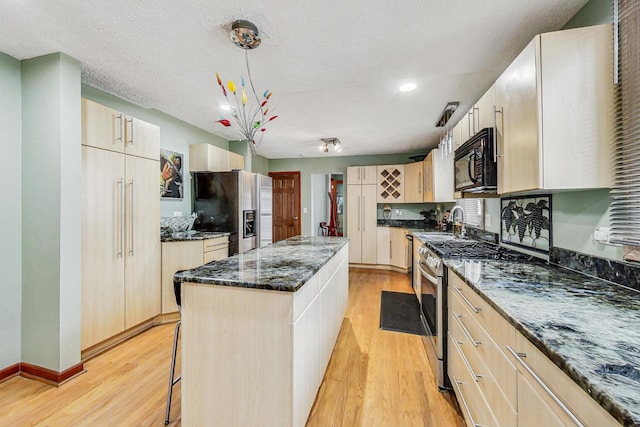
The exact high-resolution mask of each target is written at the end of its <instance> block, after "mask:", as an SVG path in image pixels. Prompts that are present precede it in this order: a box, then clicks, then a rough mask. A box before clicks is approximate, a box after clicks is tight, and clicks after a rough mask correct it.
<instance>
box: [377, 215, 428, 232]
mask: <svg viewBox="0 0 640 427" xmlns="http://www.w3.org/2000/svg"><path fill="white" fill-rule="evenodd" d="M378 227H400V228H407V229H415V230H423V231H438V227H437V225H436V224H434V223H428V222H427V221H425V220H424V219H380V218H378Z"/></svg>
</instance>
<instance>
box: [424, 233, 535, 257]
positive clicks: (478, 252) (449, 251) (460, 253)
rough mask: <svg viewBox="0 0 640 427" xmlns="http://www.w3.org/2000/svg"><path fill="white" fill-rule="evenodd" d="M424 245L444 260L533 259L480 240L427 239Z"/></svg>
mask: <svg viewBox="0 0 640 427" xmlns="http://www.w3.org/2000/svg"><path fill="white" fill-rule="evenodd" d="M426 245H427V247H429V248H430V249H431V250H433V251H434V252H435V253H436V254H438V255H439V256H441V257H445V258H484V259H487V258H489V259H498V260H505V261H506V260H513V261H531V260H533V259H535V257H533V256H531V255H527V254H524V253H522V252H517V251H514V250H512V249H509V248H505V247H503V246H498V245H496V244H493V243H490V242H485V241H480V240H472V239H464V238H462V239H461V238H448V239H447V238H436V239H428V240H427V243H426Z"/></svg>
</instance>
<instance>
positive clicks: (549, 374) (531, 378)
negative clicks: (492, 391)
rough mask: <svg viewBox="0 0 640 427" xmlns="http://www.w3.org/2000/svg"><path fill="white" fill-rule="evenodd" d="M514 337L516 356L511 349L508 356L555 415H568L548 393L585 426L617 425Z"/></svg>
mask: <svg viewBox="0 0 640 427" xmlns="http://www.w3.org/2000/svg"><path fill="white" fill-rule="evenodd" d="M515 338H516V339H515V345H516V347H515V348H514V349H513V351H514V353H516V354H517V355H518V358H517V357H516V355H514V354H513V353H511V352H510V354H509V356H510V357H511V358H512V360H513V361H514V364H515V365H516V367H517V369H518V371H519V372H520V374H521V375H522V376H523V378H524V379H526V380H527V382H529V383H530V384H532V385H533V386H534V387H535V389H536V390H537V391H538V393H540V395H541V396H543V399H544V400H545V401H546V402H547V404H548V405H549V406H550V407H551V408H553V409H554V412H555V413H556V414H557V415H558V416H559V417H561V418H567V419H568V418H569V417H570V415H567V414H566V411H564V410H563V409H562V407H561V406H562V405H561V404H559V403H558V402H557V401H556V400H555V399H554V398H553V397H552V395H554V396H555V397H556V398H557V399H559V400H560V401H561V402H562V404H563V405H564V406H566V408H567V410H568V411H569V412H570V413H572V414H573V415H574V416H575V417H577V418H578V419H579V420H580V421H581V422H582V423H583V424H584V425H585V426H598V427H599V426H617V425H619V423H618V422H617V421H616V420H615V419H614V418H613V417H612V416H611V415H610V414H609V413H608V412H606V411H605V410H604V409H603V408H602V406H600V404H599V403H598V402H596V401H595V400H594V399H593V398H592V397H591V396H589V395H588V394H587V393H586V392H585V391H584V390H583V389H581V388H580V387H579V386H578V385H577V384H576V383H575V382H574V381H573V380H572V379H571V378H570V377H569V376H568V375H567V374H565V373H564V372H563V371H562V370H561V369H560V368H558V367H557V366H556V365H555V364H554V363H553V362H552V361H551V360H549V358H548V357H547V356H546V355H544V354H543V353H542V352H541V351H540V350H538V349H537V348H536V347H535V346H534V345H533V344H532V343H531V342H530V341H529V340H528V339H527V338H526V337H524V336H523V335H522V334H520V333H516V337H515ZM527 368H528V369H527ZM529 370H530V371H531V372H530V371H529ZM540 382H542V383H543V384H545V385H546V387H548V389H549V390H548V391H546V390H544V388H543V387H542V385H540Z"/></svg>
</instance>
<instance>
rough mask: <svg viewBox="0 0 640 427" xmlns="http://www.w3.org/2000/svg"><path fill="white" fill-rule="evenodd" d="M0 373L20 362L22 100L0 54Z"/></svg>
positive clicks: (14, 64)
mask: <svg viewBox="0 0 640 427" xmlns="http://www.w3.org/2000/svg"><path fill="white" fill-rule="evenodd" d="M0 94H2V96H0V129H2V132H0V152H1V153H2V172H3V173H2V197H0V210H1V211H2V214H1V215H0V218H1V220H0V236H2V244H0V272H1V273H0V325H2V326H1V327H0V369H3V368H6V367H9V366H12V365H14V364H16V363H18V362H20V353H21V344H20V341H21V338H20V334H21V322H20V318H21V312H22V206H21V204H20V199H21V190H22V126H21V122H22V106H21V105H22V100H21V99H22V98H21V83H20V61H18V60H17V59H14V58H11V57H9V56H7V55H5V54H3V53H0Z"/></svg>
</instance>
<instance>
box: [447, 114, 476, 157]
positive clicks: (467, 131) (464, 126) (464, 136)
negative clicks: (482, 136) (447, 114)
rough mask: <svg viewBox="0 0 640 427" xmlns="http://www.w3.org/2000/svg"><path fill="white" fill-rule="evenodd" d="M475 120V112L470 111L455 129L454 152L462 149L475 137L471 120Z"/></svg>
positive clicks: (453, 137) (453, 138)
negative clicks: (461, 147) (462, 146)
mask: <svg viewBox="0 0 640 427" xmlns="http://www.w3.org/2000/svg"><path fill="white" fill-rule="evenodd" d="M472 118H473V110H469V111H468V112H467V113H466V114H465V115H464V116H462V118H461V119H460V121H459V122H458V123H457V124H456V125H455V126H454V127H453V136H452V140H453V150H454V151H455V149H456V148H458V147H460V146H461V145H462V144H464V143H465V142H467V141H468V140H469V138H471V137H472V136H473V134H472V133H471V126H472V125H471V119H472Z"/></svg>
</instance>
